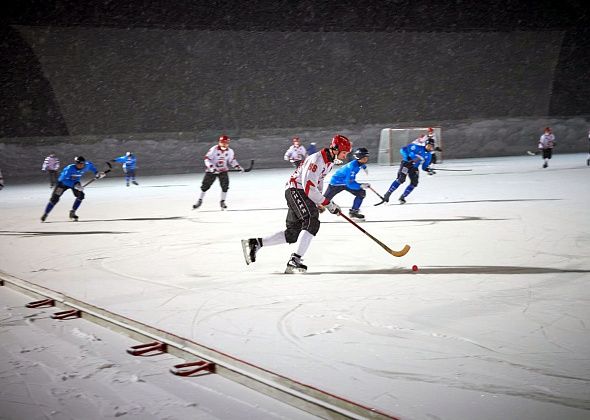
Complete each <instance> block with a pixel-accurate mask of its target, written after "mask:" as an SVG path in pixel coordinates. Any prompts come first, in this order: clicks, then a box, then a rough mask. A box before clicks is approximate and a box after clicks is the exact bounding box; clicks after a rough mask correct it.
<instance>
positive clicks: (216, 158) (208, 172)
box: [193, 135, 244, 210]
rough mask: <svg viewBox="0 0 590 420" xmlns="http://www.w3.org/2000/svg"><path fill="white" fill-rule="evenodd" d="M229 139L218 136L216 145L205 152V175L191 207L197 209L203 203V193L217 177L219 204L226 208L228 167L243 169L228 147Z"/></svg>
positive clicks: (242, 170)
mask: <svg viewBox="0 0 590 420" xmlns="http://www.w3.org/2000/svg"><path fill="white" fill-rule="evenodd" d="M230 141H231V139H230V138H229V137H228V136H225V135H223V136H221V137H219V141H218V143H217V145H216V146H213V147H211V148H210V149H209V151H208V152H207V154H206V155H205V167H206V169H205V176H204V177H203V182H202V183H201V195H200V196H199V199H198V200H197V202H196V203H195V204H193V209H198V208H199V207H201V204H203V198H204V197H205V193H206V192H207V190H209V188H211V185H213V182H214V181H215V179H216V178H219V184H220V185H221V200H220V202H219V205H220V206H221V209H222V210H224V209H226V208H227V205H226V204H225V199H226V197H227V190H228V189H229V174H228V171H229V167H228V165H231V166H232V167H233V168H235V169H237V170H239V171H241V172H244V169H243V168H242V167H241V166H240V164H239V163H238V161H237V160H236V158H235V156H234V151H233V149H231V148H230V147H229V142H230Z"/></svg>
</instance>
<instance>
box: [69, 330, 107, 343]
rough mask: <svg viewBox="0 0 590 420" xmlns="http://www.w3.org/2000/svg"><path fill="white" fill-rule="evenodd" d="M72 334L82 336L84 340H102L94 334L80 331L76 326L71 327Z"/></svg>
mask: <svg viewBox="0 0 590 420" xmlns="http://www.w3.org/2000/svg"><path fill="white" fill-rule="evenodd" d="M72 335H73V336H74V337H78V338H82V339H84V340H86V341H102V340H101V339H100V338H98V337H97V336H95V335H94V334H88V333H85V332H84V331H80V330H79V329H78V328H74V329H72Z"/></svg>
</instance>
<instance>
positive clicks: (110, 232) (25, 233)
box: [0, 222, 131, 238]
mask: <svg viewBox="0 0 590 420" xmlns="http://www.w3.org/2000/svg"><path fill="white" fill-rule="evenodd" d="M45 223H47V222H45ZM68 223H69V222H68ZM78 223H80V222H78ZM124 233H131V232H117V231H114V230H87V231H82V232H60V231H46V232H33V231H11V230H0V235H4V236H20V237H23V238H32V237H35V236H77V235H120V234H124Z"/></svg>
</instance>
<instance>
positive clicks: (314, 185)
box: [285, 149, 334, 206]
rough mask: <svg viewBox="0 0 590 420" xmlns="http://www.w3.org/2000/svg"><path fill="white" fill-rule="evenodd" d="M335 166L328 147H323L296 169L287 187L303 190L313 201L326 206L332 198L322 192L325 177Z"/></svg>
mask: <svg viewBox="0 0 590 420" xmlns="http://www.w3.org/2000/svg"><path fill="white" fill-rule="evenodd" d="M333 166H334V162H332V161H331V160H330V158H329V152H328V149H322V150H320V151H319V152H317V153H314V154H313V155H309V156H308V157H307V158H306V159H305V161H304V162H303V163H302V164H301V165H299V166H298V167H297V169H295V172H293V175H291V178H290V179H289V182H287V185H286V186H285V189H289V188H297V189H300V190H303V191H305V195H307V197H309V199H310V200H311V201H313V202H314V203H316V204H321V205H323V206H326V205H328V203H329V202H330V200H328V199H327V198H326V197H324V195H323V194H322V191H323V190H324V178H325V177H326V175H328V174H329V173H330V171H331V170H332V167H333Z"/></svg>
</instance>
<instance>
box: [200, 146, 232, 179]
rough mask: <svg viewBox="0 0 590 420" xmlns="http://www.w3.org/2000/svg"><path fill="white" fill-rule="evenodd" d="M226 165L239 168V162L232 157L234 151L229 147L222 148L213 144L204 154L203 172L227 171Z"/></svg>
mask: <svg viewBox="0 0 590 420" xmlns="http://www.w3.org/2000/svg"><path fill="white" fill-rule="evenodd" d="M228 165H231V166H232V167H234V168H236V169H240V164H239V163H238V161H237V160H236V158H235V157H234V151H233V150H232V149H230V148H229V147H228V148H227V149H226V150H223V149H222V148H221V147H219V145H217V146H213V147H212V148H211V149H209V151H208V152H207V154H206V155H205V166H206V169H205V172H211V173H220V172H227V171H228V170H229V166H228Z"/></svg>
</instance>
